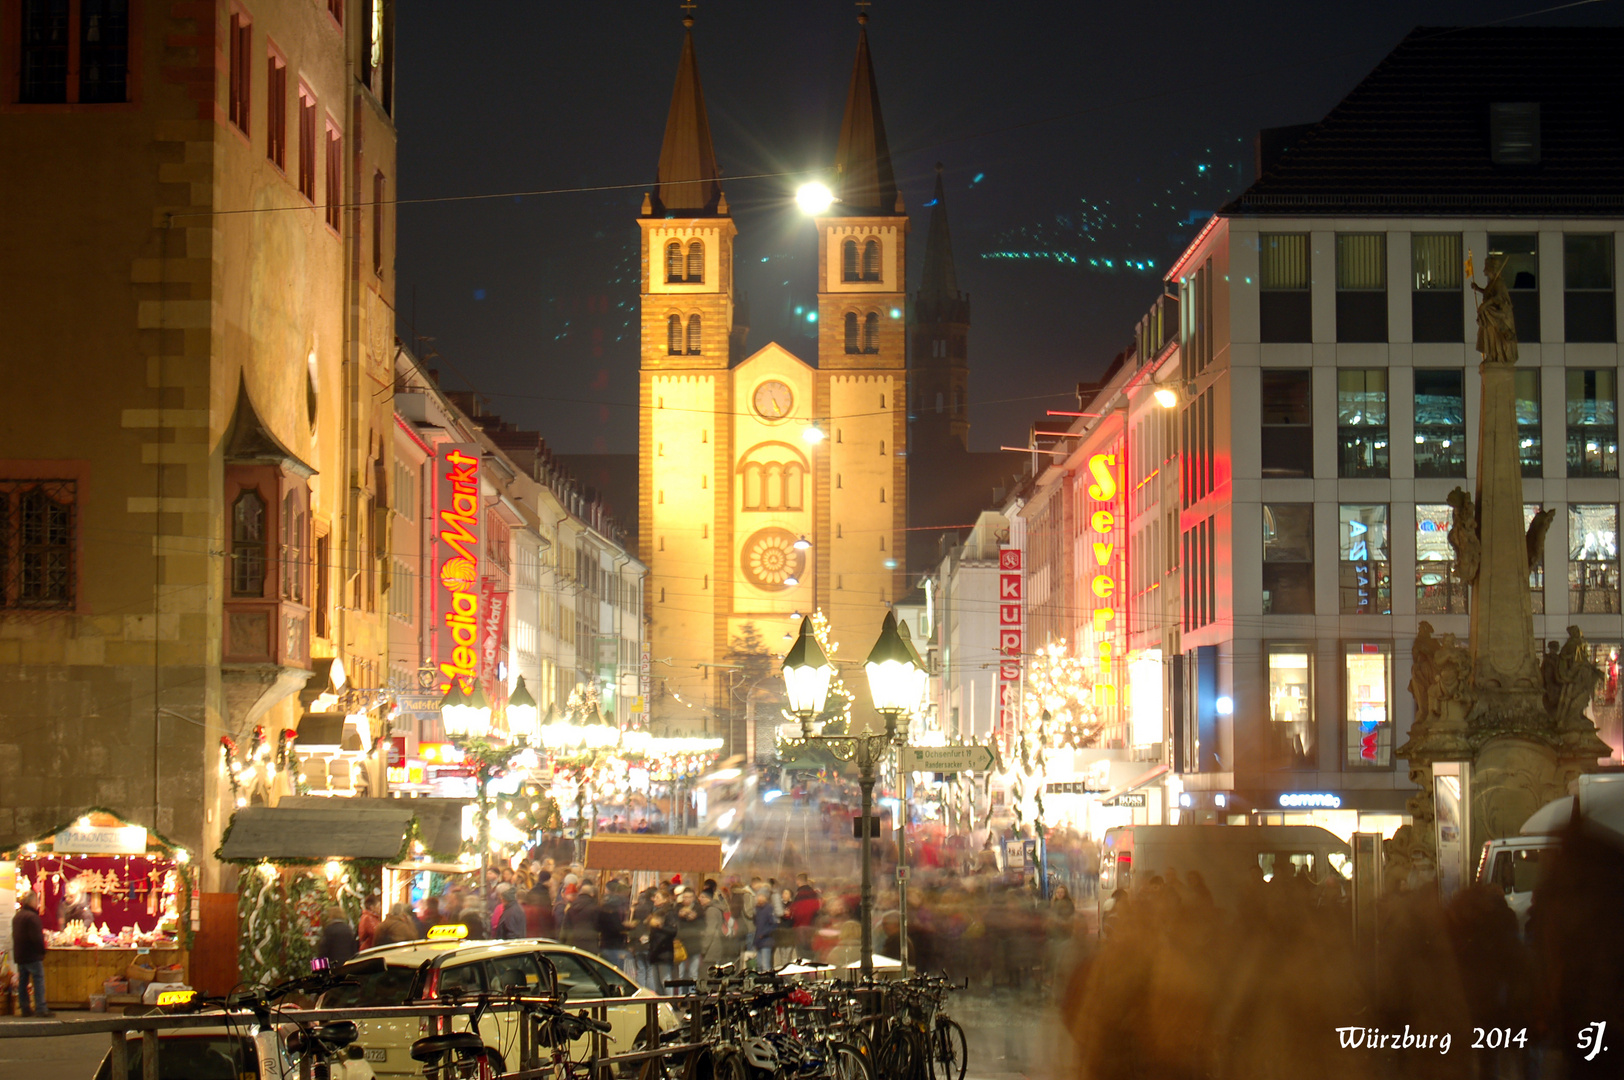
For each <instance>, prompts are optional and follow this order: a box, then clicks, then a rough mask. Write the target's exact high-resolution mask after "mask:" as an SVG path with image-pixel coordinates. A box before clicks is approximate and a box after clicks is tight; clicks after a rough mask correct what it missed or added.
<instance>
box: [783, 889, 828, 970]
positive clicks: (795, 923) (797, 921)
mask: <svg viewBox="0 0 1624 1080" xmlns="http://www.w3.org/2000/svg"><path fill="white" fill-rule="evenodd" d="M795 880H796V888H795V899H793V900H791V901H790V904H789V918H790V926H792V927H793V928H794V930H795V955H796V956H798V957H800V958H801V959H802V960H810V959H811V958H812V935H813V933H814V929H815V927H814V924H815V923H816V922H817V918H818V912H819V911H821V910H823V901H822V900H821V899H820V898H819V897H818V893H817V890H816V889H814V888H813V887H812V881H811V879H810V878H808V877H807V876H806V875H805V874H797V875H795Z"/></svg>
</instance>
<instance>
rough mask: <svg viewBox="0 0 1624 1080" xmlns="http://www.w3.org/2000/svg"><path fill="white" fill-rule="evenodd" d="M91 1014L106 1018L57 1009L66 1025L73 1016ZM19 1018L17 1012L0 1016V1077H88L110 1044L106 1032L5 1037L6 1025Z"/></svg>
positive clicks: (13, 1079)
mask: <svg viewBox="0 0 1624 1080" xmlns="http://www.w3.org/2000/svg"><path fill="white" fill-rule="evenodd" d="M91 1016H95V1017H96V1019H98V1020H104V1019H106V1017H104V1016H101V1015H99V1014H95V1013H88V1012H83V1013H75V1012H58V1013H57V1017H58V1018H59V1019H60V1020H62V1021H63V1022H64V1024H65V1025H71V1024H72V1023H73V1021H74V1018H76V1017H78V1018H83V1019H88V1018H89V1017H91ZM21 1019H22V1017H20V1016H5V1017H0V1080H37V1078H39V1077H41V1076H49V1077H51V1080H91V1078H92V1077H94V1076H95V1074H96V1066H98V1065H100V1064H101V1059H102V1058H103V1057H105V1056H106V1054H107V1048H108V1046H110V1045H111V1039H110V1038H109V1037H108V1036H107V1034H106V1033H105V1032H101V1033H96V1034H91V1035H62V1036H57V1037H52V1038H33V1039H8V1038H6V1037H5V1030H4V1029H5V1027H6V1025H8V1024H14V1023H17V1022H18V1021H20V1020H21ZM42 1066H43V1067H44V1068H42Z"/></svg>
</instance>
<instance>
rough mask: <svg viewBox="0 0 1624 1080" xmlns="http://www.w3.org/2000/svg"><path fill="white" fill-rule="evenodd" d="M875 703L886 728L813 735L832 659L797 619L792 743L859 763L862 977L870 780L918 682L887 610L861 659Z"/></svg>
mask: <svg viewBox="0 0 1624 1080" xmlns="http://www.w3.org/2000/svg"><path fill="white" fill-rule="evenodd" d="M865 667H866V668H867V671H868V681H869V690H870V693H871V695H872V697H873V699H874V707H875V709H876V710H878V711H879V713H880V715H881V716H883V717H885V731H884V732H865V733H863V734H861V735H815V734H813V732H812V721H813V720H814V719H815V718H816V717H817V716H818V714H819V713H821V712H822V711H823V709H824V706H825V705H826V704H827V702H828V698H829V682H830V680H831V679H832V678H833V677H834V670H835V669H834V665H833V664H831V663H830V662H829V658H828V656H827V655H826V654H825V653H824V651H823V647H822V646H821V645H819V644H818V640H817V638H816V637H815V636H813V633H812V620H811V619H809V618H808V619H802V620H801V633H800V636H799V637H798V638H797V639H796V641H795V644H794V646H793V647H791V649H790V651H789V653H788V655H786V656H785V657H784V686H785V689H786V691H787V693H788V696H789V703H790V712H792V713H793V714H794V715H795V717H796V718H797V719H798V720H800V722H801V737H800V738H799V739H795V740H788V741H789V742H790V743H791V745H805V744H807V743H816V744H819V745H821V746H823V747H824V748H825V749H827V750H828V751H829V752H830V753H831V754H833V755H834V756H835V757H836V758H838V759H839V760H841V761H855V762H856V763H857V784H858V787H859V789H860V790H861V791H862V804H861V807H862V809H861V816H860V817H859V818H858V820H859V821H861V822H862V825H861V827H860V829H859V831H860V832H861V833H862V841H863V888H862V950H863V952H862V957H861V959H860V963H861V967H862V975H863V978H864V979H871V978H873V977H874V851H873V844H872V842H871V841H872V834H871V833H870V831H869V830H870V829H871V828H872V826H871V825H870V822H871V821H873V820H874V780H875V773H876V770H877V769H878V768H879V765H880V762H882V761H883V760H885V754H886V751H887V750H888V749H889V748H890V745H891V743H892V742H893V741H894V740H895V739H896V736H897V720H898V718H899V717H900V716H901V715H902V714H903V713H905V712H906V711H907V710H908V707H909V706H908V704H907V703H908V700H909V698H908V694H909V691H910V688H911V687H913V686H915V685H916V682H915V672H916V671H917V668H916V666H915V663H914V660H913V656H912V655H911V651H910V650H909V648H908V646H907V643H906V642H904V641H903V640H902V638H901V637H900V635H899V634H898V633H897V620H896V616H895V615H893V614H891V613H890V612H887V613H886V616H885V623H884V625H883V626H882V627H881V628H880V638H879V640H878V641H877V642H875V643H874V648H873V650H872V651H871V652H870V653H869V656H868V661H867V663H866V664H865Z"/></svg>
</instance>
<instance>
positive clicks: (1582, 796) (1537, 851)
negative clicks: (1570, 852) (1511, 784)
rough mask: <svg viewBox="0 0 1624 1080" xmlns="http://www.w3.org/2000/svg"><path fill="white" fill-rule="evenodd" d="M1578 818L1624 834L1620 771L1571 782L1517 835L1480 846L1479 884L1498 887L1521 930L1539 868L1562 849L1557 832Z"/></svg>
mask: <svg viewBox="0 0 1624 1080" xmlns="http://www.w3.org/2000/svg"><path fill="white" fill-rule="evenodd" d="M1576 801H1577V803H1578V808H1579V816H1580V817H1581V818H1583V819H1585V820H1588V821H1594V822H1596V823H1597V824H1600V825H1604V826H1606V827H1608V828H1611V829H1613V830H1614V831H1615V832H1619V833H1620V834H1624V773H1587V774H1586V775H1584V776H1581V777H1579V779H1577V780H1576V781H1574V782H1573V784H1572V785H1571V787H1570V789H1569V794H1567V795H1564V796H1562V797H1561V798H1559V799H1552V800H1551V801H1550V802H1548V803H1546V804H1545V805H1544V806H1542V807H1540V808H1539V809H1538V810H1536V811H1534V814H1533V816H1531V817H1530V818H1529V819H1528V820H1527V821H1525V822H1523V824H1522V828H1521V829H1519V830H1518V831H1517V835H1516V836H1503V837H1501V838H1499V839H1497V840H1488V841H1485V842H1484V844H1483V854H1482V855H1481V856H1479V857H1478V860H1477V881H1478V883H1479V884H1491V885H1496V886H1498V887H1499V888H1500V889H1501V890H1502V891H1503V892H1504V893H1505V897H1506V903H1507V904H1508V905H1510V907H1511V910H1512V911H1513V912H1515V913H1516V916H1517V929H1518V931H1519V932H1522V931H1525V930H1527V928H1528V909H1529V906H1530V905H1531V904H1532V903H1533V902H1534V888H1535V887H1536V886H1537V885H1538V884H1539V881H1540V875H1541V873H1542V872H1543V871H1542V869H1541V868H1542V867H1544V866H1549V865H1550V861H1551V858H1552V857H1553V856H1554V855H1555V854H1556V849H1557V848H1558V847H1559V846H1560V845H1561V832H1562V830H1563V829H1565V828H1567V827H1568V824H1569V823H1570V822H1571V821H1572V820H1573V813H1574V803H1575V802H1576Z"/></svg>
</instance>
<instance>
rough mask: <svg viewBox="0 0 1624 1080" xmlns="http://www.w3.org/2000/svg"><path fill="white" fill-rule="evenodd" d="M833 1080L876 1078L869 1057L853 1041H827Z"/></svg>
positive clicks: (869, 1079) (866, 1079)
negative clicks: (870, 1069) (869, 1065)
mask: <svg viewBox="0 0 1624 1080" xmlns="http://www.w3.org/2000/svg"><path fill="white" fill-rule="evenodd" d="M825 1047H826V1052H827V1054H828V1058H827V1061H828V1067H829V1076H830V1078H831V1080H874V1074H873V1073H872V1072H871V1071H869V1067H868V1059H867V1058H866V1057H864V1056H863V1053H862V1051H861V1050H858V1049H857V1047H855V1046H853V1045H852V1044H851V1043H843V1042H832V1043H826V1044H825Z"/></svg>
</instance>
